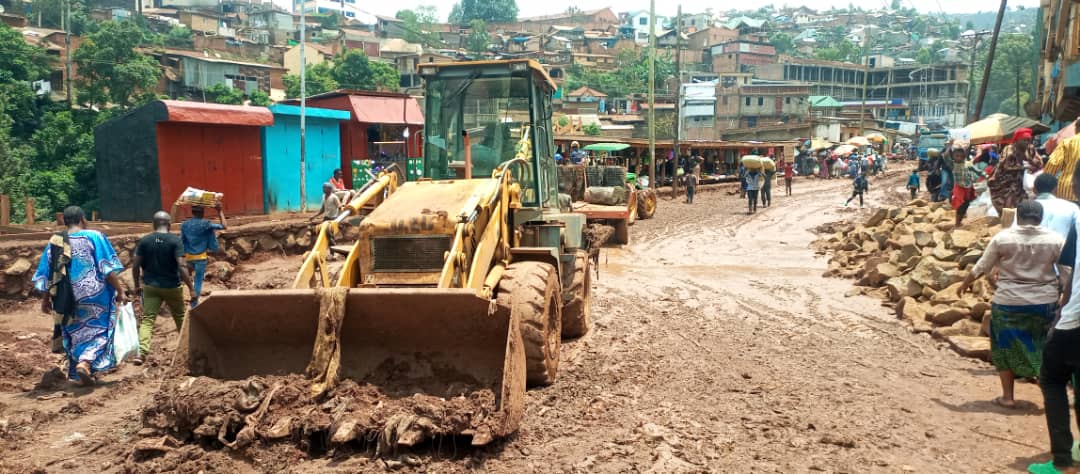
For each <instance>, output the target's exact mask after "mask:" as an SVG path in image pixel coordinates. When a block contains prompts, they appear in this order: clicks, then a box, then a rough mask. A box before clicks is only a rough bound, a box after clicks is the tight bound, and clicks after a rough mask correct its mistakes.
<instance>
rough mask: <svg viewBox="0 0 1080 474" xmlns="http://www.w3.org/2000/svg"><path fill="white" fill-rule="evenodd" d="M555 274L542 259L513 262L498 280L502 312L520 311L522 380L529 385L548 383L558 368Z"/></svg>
mask: <svg viewBox="0 0 1080 474" xmlns="http://www.w3.org/2000/svg"><path fill="white" fill-rule="evenodd" d="M559 290H560V288H559V275H558V272H557V271H556V270H555V267H554V266H552V265H550V264H547V263H543V262H516V263H511V264H510V265H509V266H508V267H507V268H506V273H504V274H503V277H502V279H501V280H499V288H498V291H497V295H496V302H497V303H498V305H499V306H500V307H502V308H504V309H505V310H506V311H509V310H510V307H511V306H512V305H514V304H517V305H519V306H518V308H519V310H520V311H521V339H522V341H524V344H525V379H526V383H527V384H528V385H529V386H530V387H536V386H544V385H551V384H552V383H553V382H555V376H556V375H557V374H558V371H559V348H560V346H561V344H562V304H561V303H562V302H561V301H560V300H561V294H562V293H561V292H560V291H559Z"/></svg>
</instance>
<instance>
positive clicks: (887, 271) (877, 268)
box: [859, 258, 900, 288]
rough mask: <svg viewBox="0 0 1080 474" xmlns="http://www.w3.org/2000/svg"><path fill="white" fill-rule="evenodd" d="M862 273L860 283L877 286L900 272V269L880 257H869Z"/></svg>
mask: <svg viewBox="0 0 1080 474" xmlns="http://www.w3.org/2000/svg"><path fill="white" fill-rule="evenodd" d="M866 262H867V265H866V267H865V271H864V273H863V279H862V280H861V281H860V282H859V284H860V285H864V286H871V287H874V288H877V287H879V286H881V285H882V284H884V283H885V282H886V281H887V280H889V279H890V278H893V277H895V276H897V275H899V274H900V269H899V268H896V265H893V264H891V263H889V262H886V261H884V259H881V258H874V259H869V260H867V261H866Z"/></svg>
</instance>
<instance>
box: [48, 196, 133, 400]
mask: <svg viewBox="0 0 1080 474" xmlns="http://www.w3.org/2000/svg"><path fill="white" fill-rule="evenodd" d="M64 223H66V224H67V232H66V234H67V240H68V242H67V245H66V247H67V249H65V244H64V240H63V236H62V235H56V236H53V238H52V239H51V240H50V243H49V245H46V246H45V252H44V253H42V255H41V262H40V263H39V264H38V270H37V273H36V274H35V275H34V287H35V288H37V290H38V291H41V292H45V301H44V302H43V303H42V310H44V311H45V312H47V313H51V312H52V305H51V300H50V295H49V290H50V288H51V287H53V285H55V279H54V276H55V275H54V273H55V272H54V271H53V268H52V265H50V262H52V259H51V255H52V252H53V251H54V250H57V249H63V251H64V252H65V253H66V252H67V251H68V249H70V252H71V255H70V262H71V263H70V266H69V267H68V270H67V273H68V275H69V277H70V280H71V287H72V290H73V293H74V295H75V302H76V306H75V312H74V314H71V315H67V316H65V317H64V320H63V323H62V324H61V330H62V334H63V342H64V352H65V353H66V354H67V357H68V378H70V379H72V380H74V381H76V382H78V383H79V384H80V385H84V386H85V385H92V384H93V383H94V374H95V373H98V372H102V371H106V370H109V369H111V368H113V367H115V366H116V358H115V356H114V355H113V331H114V330H115V329H116V312H117V308H118V303H121V302H122V301H123V298H124V296H123V295H124V291H123V289H124V286H123V284H122V283H121V282H120V278H119V277H120V272H121V271H123V269H124V266H123V265H121V264H120V259H119V258H117V256H116V251H115V250H113V247H112V244H110V243H109V240H108V239H106V238H105V236H104V235H102V234H101V232H98V231H96V230H88V229H86V228H85V227H86V215H85V214H84V213H83V210H82V209H81V208H79V207H78V206H71V207H68V208H67V209H64Z"/></svg>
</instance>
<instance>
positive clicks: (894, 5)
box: [889, 0, 900, 11]
mask: <svg viewBox="0 0 1080 474" xmlns="http://www.w3.org/2000/svg"><path fill="white" fill-rule="evenodd" d="M889 9H891V10H892V11H898V10H900V0H892V4H891V5H889Z"/></svg>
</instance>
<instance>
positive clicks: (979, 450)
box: [0, 172, 1049, 472]
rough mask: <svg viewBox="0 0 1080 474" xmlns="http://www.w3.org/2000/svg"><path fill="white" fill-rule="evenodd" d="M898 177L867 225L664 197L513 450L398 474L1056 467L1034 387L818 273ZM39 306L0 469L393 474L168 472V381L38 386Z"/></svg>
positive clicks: (440, 453) (8, 417)
mask: <svg viewBox="0 0 1080 474" xmlns="http://www.w3.org/2000/svg"><path fill="white" fill-rule="evenodd" d="M905 179H906V174H905V173H903V172H894V174H892V175H891V176H889V177H886V178H877V179H874V180H872V181H871V192H870V194H869V196H868V198H869V199H868V203H867V204H868V209H867V210H858V209H857V208H854V207H852V208H844V207H843V202H844V200H845V199H846V198H847V196H848V194H849V192H850V182H849V181H848V180H837V181H818V180H806V179H798V180H796V182H795V189H794V191H795V194H794V196H791V197H786V196H783V195H782V194H783V190H782V189H776V190H775V191H774V194H775V195H774V203H773V206H772V207H771V208H766V209H761V208H759V211H758V213H757V214H754V215H747V214H746V212H745V211H746V203H745V201H743V200H741V199H739V198H738V197H737V196H731V195H727V194H726V193H724V192H709V193H702V194H701V195H699V196H698V199H697V202H696V203H695V204H693V205H687V204H684V203H682V202H681V199H680V200H678V201H673V200H667V199H663V198H662V199H661V203H660V207H659V210H658V212H657V216H656V218H655V219H652V220H648V221H640V222H638V223H637V224H636V225H635V226H633V227H632V228H631V239H632V244H631V245H629V246H626V247H624V248H620V249H607V250H605V251H604V253H603V254H602V255H601V257H600V262H601V269H600V277H599V279H598V280H594V284H595V287H594V291H593V297H594V300H593V305H594V306H593V315H594V320H595V326H594V328H593V330H592V332H591V333H590V334H589V335H587V336H586V337H584V338H582V339H579V340H576V341H570V342H564V344H563V354H562V361H561V366H560V374H559V379H558V381H557V382H556V383H555V384H554V385H552V386H550V387H547V388H543V389H537V390H531V391H530V392H529V393H528V396H527V399H528V400H527V404H526V412H525V419H524V421H523V424H522V426H521V429H520V431H519V432H518V433H517V434H516V435H515V436H513V437H512V438H510V439H508V440H506V441H503V442H500V443H495V444H494V445H493V446H489V447H487V448H484V449H481V450H468V449H466V448H463V447H455V446H440V447H439V449H437V450H434V451H432V452H427V453H420V456H407V457H404V458H399V459H391V460H390V467H394V468H399V469H402V470H411V471H418V472H465V471H473V470H483V471H488V472H628V471H629V472H810V471H822V472H1015V471H1023V470H1025V469H1026V467H1027V465H1028V464H1029V463H1031V462H1033V461H1039V462H1044V461H1046V460H1047V459H1048V457H1049V454H1048V452H1047V449H1046V447H1045V446H1047V436H1046V434H1045V424H1044V421H1043V417H1042V410H1041V407H1042V402H1041V396H1040V395H1039V392H1038V390H1037V388H1036V387H1035V386H1034V385H1030V384H1021V385H1019V386H1018V387H1017V398H1018V400H1023V401H1024V403H1023V408H1022V409H1019V410H1005V409H1001V408H998V407H996V406H995V405H993V404H992V403H991V402H990V400H991V399H993V397H994V396H995V395H997V392H998V390H999V388H998V382H997V376H996V374H995V373H994V372H993V370H992V368H991V367H990V366H989V365H988V364H986V363H983V362H979V361H974V360H969V359H963V358H961V357H959V356H957V355H955V354H954V353H953V352H952V351H950V350H948V349H947V348H946V347H945V346H944V345H943V344H941V343H939V342H937V341H934V340H933V339H931V338H930V337H929V336H927V335H916V334H912V333H911V332H909V330H908V329H907V328H906V326H905V325H903V324H901V323H900V322H899V321H897V320H896V318H895V316H894V315H893V312H892V310H891V309H889V308H886V307H883V306H882V305H881V303H880V301H879V300H877V299H875V298H871V297H866V296H851V297H847V296H845V295H846V294H848V292H849V290H851V288H852V282H851V281H850V280H840V279H827V278H822V277H821V274H822V273H823V272H824V270H825V268H826V259H825V258H823V257H815V256H814V254H813V252H812V251H811V250H810V249H809V248H808V246H809V243H810V242H811V241H812V240H813V239H814V238H815V236H814V234H812V233H811V229H813V228H814V227H816V226H818V225H821V224H824V223H828V222H833V221H837V220H842V219H857V218H860V217H862V216H865V215H867V214H868V213H869V212H870V211H869V208H870V206H874V205H880V204H883V203H886V202H889V203H892V204H894V203H895V202H898V201H900V200H901V199H902V194H903V193H904V192H905V191H904V190H903V189H902V187H903V184H904V181H905ZM781 188H782V187H781ZM297 264H298V259H296V258H289V259H284V260H279V261H276V262H273V263H269V262H267V261H262V262H259V263H257V264H254V265H253V266H252V268H251V269H245V268H244V267H243V266H242V267H241V268H239V269H238V272H237V276H235V277H234V281H235V282H240V283H237V284H242V286H245V287H260V286H262V287H265V286H266V285H267V283H265V282H262V281H261V279H267V278H277V277H278V275H279V273H286V274H291V271H292V270H291V269H292V268H294V267H295V266H296V265H297ZM290 265H292V266H290ZM286 269H288V270H287V271H286ZM247 270H250V271H247ZM275 270H276V271H275ZM245 271H247V272H246V273H245ZM273 283H275V284H276V283H277V282H273ZM33 309H34V308H33V305H31V304H27V305H23V306H19V307H15V308H8V309H7V310H6V311H5V312H3V313H2V314H0V356H2V357H3V358H5V359H12V360H15V359H17V360H18V361H19V364H6V362H5V365H0V449H2V450H3V451H4V452H5V454H4V456H3V459H2V460H0V471H11V472H26V471H30V470H33V469H40V470H42V471H46V472H58V471H64V470H73V469H74V470H76V471H125V470H129V471H136V472H137V471H153V470H158V469H166V468H170V467H171V468H174V469H178V470H181V471H186V470H199V469H202V470H205V471H207V472H212V471H223V472H236V471H244V472H259V471H287V472H288V471H293V472H299V471H311V470H320V471H339V472H356V471H383V470H385V469H388V465H387V463H386V462H384V461H382V460H372V459H370V458H368V457H365V456H361V455H354V456H350V457H338V458H320V459H308V458H307V457H306V456H305V455H304V453H302V452H299V451H298V450H295V449H292V448H288V447H283V446H275V447H272V448H271V449H266V450H264V451H260V452H257V453H256V455H254V456H249V457H244V456H237V455H231V454H230V453H228V452H227V450H210V451H206V450H204V449H203V448H201V447H198V446H192V447H184V448H177V449H175V451H176V452H174V453H173V457H174V458H176V459H174V461H175V462H173V463H172V464H159V463H157V462H139V461H137V460H134V459H133V458H132V456H131V451H132V445H133V444H134V443H136V442H137V441H138V440H139V434H138V432H139V430H140V429H141V423H140V419H139V413H140V412H141V409H142V407H143V406H145V405H146V404H148V403H151V402H152V394H153V393H154V392H155V391H156V390H157V388H158V386H159V385H160V383H161V372H162V371H163V370H162V368H161V367H158V366H154V365H151V366H146V367H142V368H136V367H124V368H122V369H121V370H120V371H119V372H118V373H116V374H113V375H111V376H109V377H108V378H107V380H108V381H109V382H108V384H107V385H105V386H103V387H100V388H98V389H96V390H94V391H92V392H91V391H86V390H84V389H73V388H71V387H69V386H67V385H66V384H65V383H63V382H60V383H54V384H46V385H44V386H42V385H41V384H38V382H39V381H40V380H41V373H43V372H45V370H46V369H47V368H48V367H49V366H50V364H52V363H55V362H56V358H55V356H50V355H48V354H47V352H48V351H47V331H48V328H49V321H48V319H47V318H43V317H41V316H40V315H38V314H37V313H36V312H35V311H34V310H33ZM31 334H34V335H36V339H35V338H34V337H28V336H29V335H31ZM39 339H40V340H39ZM35 340H38V341H37V342H34V341H35ZM27 341H30V342H27ZM38 346H40V347H38ZM155 347H156V348H160V349H161V352H160V354H163V355H167V354H169V351H171V350H172V349H173V348H174V347H175V330H174V329H173V328H172V322H171V321H169V320H168V318H159V321H158V326H157V332H156V339H155ZM159 360H164V359H159ZM162 363H164V362H162ZM24 366H26V367H24ZM35 384H38V385H39V386H38V387H36V388H35Z"/></svg>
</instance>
